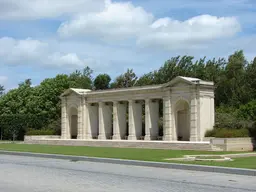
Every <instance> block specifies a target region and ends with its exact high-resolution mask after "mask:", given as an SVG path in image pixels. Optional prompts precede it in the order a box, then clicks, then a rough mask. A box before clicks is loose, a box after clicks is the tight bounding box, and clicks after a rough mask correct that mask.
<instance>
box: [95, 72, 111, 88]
mask: <svg viewBox="0 0 256 192" xmlns="http://www.w3.org/2000/svg"><path fill="white" fill-rule="evenodd" d="M110 81H111V78H110V76H109V75H108V74H99V75H98V76H97V77H96V78H95V80H94V82H93V84H94V87H95V89H96V90H98V89H100V90H102V89H108V88H109V83H110Z"/></svg>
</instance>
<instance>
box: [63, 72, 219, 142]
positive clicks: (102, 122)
mask: <svg viewBox="0 0 256 192" xmlns="http://www.w3.org/2000/svg"><path fill="white" fill-rule="evenodd" d="M61 101H62V113H61V116H62V121H61V123H62V133H61V139H79V140H92V139H98V140H109V139H112V140H126V139H127V140H147V141H150V140H164V141H193V142H194V141H197V142H200V141H203V139H204V134H205V132H206V131H207V130H210V129H212V128H213V126H214V116H215V114H214V111H215V110H214V85H213V83H212V82H206V81H202V80H200V79H197V78H190V77H181V76H179V77H176V78H175V79H173V80H172V81H170V82H169V83H166V84H162V85H152V86H143V87H131V88H122V89H110V90H102V91H91V90H88V89H72V88H71V89H68V90H66V91H65V92H64V93H63V94H62V95H61ZM161 105H162V106H161ZM160 107H162V108H163V110H162V111H163V114H160V112H159V111H160V110H159V109H160ZM160 118H162V119H163V131H162V133H160V130H159V122H160ZM143 122H144V123H143Z"/></svg>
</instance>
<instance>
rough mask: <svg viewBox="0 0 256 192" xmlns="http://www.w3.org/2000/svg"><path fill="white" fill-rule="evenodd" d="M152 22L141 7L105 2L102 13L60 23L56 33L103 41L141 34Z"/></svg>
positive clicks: (85, 14) (150, 16)
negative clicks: (90, 36) (88, 36)
mask: <svg viewBox="0 0 256 192" xmlns="http://www.w3.org/2000/svg"><path fill="white" fill-rule="evenodd" d="M152 21H153V15H152V14H150V13H147V12H146V11H145V10H144V9H143V8H142V7H135V6H133V4H132V3H130V2H125V3H112V2H111V1H107V2H106V6H105V9H104V10H103V11H101V12H97V13H96V12H95V13H89V14H88V13H83V14H81V15H80V16H79V17H77V18H75V19H74V20H71V21H68V22H64V23H62V25H61V26H60V28H59V30H58V32H59V34H60V35H61V36H64V37H72V36H77V35H78V36H86V35H93V36H98V37H101V38H103V39H107V38H110V37H114V38H115V39H116V38H126V37H130V36H134V35H135V36H136V35H138V34H140V33H142V32H143V29H145V28H146V27H147V26H148V25H149V24H150V23H151V22H152Z"/></svg>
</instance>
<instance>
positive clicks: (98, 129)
mask: <svg viewBox="0 0 256 192" xmlns="http://www.w3.org/2000/svg"><path fill="white" fill-rule="evenodd" d="M86 108H87V114H88V115H87V117H85V118H86V122H87V126H86V133H85V138H86V139H93V138H96V137H97V138H98V139H100V140H105V139H109V138H110V137H112V139H113V140H121V139H124V138H125V136H126V132H127V125H126V115H127V102H118V101H114V102H113V103H108V102H99V103H98V104H87V106H86ZM112 114H113V116H112ZM128 115H129V117H128V132H129V135H128V138H127V139H128V140H138V139H140V137H141V136H142V102H141V101H136V100H130V101H128ZM112 119H113V132H112ZM158 120H159V103H158V101H157V100H151V99H147V100H145V138H144V139H145V140H152V139H156V138H157V136H158ZM78 138H80V137H79V136H78Z"/></svg>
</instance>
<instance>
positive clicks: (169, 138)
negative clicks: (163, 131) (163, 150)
mask: <svg viewBox="0 0 256 192" xmlns="http://www.w3.org/2000/svg"><path fill="white" fill-rule="evenodd" d="M163 141H172V135H164V136H163Z"/></svg>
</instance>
